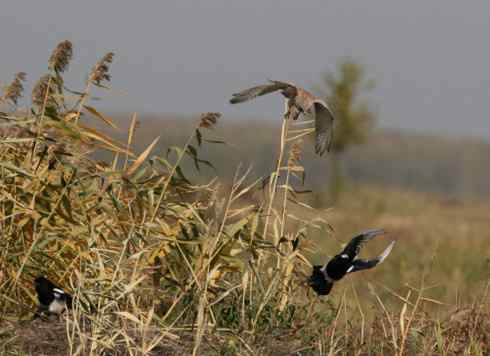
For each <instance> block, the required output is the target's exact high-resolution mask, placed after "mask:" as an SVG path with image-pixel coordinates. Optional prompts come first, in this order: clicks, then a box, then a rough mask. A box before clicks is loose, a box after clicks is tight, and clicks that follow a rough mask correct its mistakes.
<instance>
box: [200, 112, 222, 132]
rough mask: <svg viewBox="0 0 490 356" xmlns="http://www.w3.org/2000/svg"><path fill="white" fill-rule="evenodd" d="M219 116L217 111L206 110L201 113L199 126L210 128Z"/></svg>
mask: <svg viewBox="0 0 490 356" xmlns="http://www.w3.org/2000/svg"><path fill="white" fill-rule="evenodd" d="M220 117H221V114H220V113H219V112H207V113H204V114H201V122H200V123H199V127H204V128H206V129H209V128H212V127H213V126H214V125H215V124H216V122H218V119H219V118H220Z"/></svg>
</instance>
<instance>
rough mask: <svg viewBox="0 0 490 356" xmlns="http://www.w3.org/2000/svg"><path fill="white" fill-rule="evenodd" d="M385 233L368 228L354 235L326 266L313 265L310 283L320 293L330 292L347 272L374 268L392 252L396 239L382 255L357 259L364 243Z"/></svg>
mask: <svg viewBox="0 0 490 356" xmlns="http://www.w3.org/2000/svg"><path fill="white" fill-rule="evenodd" d="M382 234H384V230H381V229H376V230H367V231H364V232H361V233H360V234H359V235H357V236H354V237H353V238H352V240H351V241H350V242H349V243H348V244H347V246H346V247H345V248H344V250H343V251H342V252H341V253H339V254H338V255H336V256H334V257H333V258H332V259H331V260H330V261H329V262H328V263H327V264H326V265H325V266H313V273H312V274H311V276H310V279H309V281H308V284H309V285H310V287H311V288H313V290H314V291H315V292H316V293H317V294H318V295H327V294H329V293H330V290H331V289H332V287H333V285H334V283H335V282H338V281H339V280H341V279H342V278H343V277H344V276H345V275H346V274H348V273H352V272H357V271H361V270H363V269H369V268H373V267H374V266H376V265H378V264H380V263H381V262H383V261H384V259H385V258H386V257H387V256H388V255H389V254H390V252H391V250H392V249H393V246H394V245H395V241H392V242H391V243H390V244H389V245H388V247H387V248H386V249H385V250H384V251H383V253H382V254H381V255H379V256H378V257H376V258H373V259H371V260H363V259H357V258H356V257H357V255H358V254H359V252H360V251H361V247H362V245H363V244H364V243H365V242H367V241H369V240H371V239H372V238H373V237H375V236H378V235H382Z"/></svg>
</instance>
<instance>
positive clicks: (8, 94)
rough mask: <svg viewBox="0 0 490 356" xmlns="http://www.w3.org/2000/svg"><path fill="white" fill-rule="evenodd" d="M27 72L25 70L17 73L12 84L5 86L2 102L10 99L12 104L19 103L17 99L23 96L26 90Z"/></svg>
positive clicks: (0, 98) (0, 99)
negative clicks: (24, 83)
mask: <svg viewBox="0 0 490 356" xmlns="http://www.w3.org/2000/svg"><path fill="white" fill-rule="evenodd" d="M25 80H26V74H25V73H24V72H19V73H17V74H16V75H15V77H14V80H13V81H12V83H10V85H8V86H7V87H5V89H4V92H3V95H2V97H0V102H2V101H10V102H11V103H12V104H14V105H17V101H18V100H19V99H20V98H21V97H22V93H23V91H24V85H23V84H22V82H25Z"/></svg>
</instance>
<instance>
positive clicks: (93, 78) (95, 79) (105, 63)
mask: <svg viewBox="0 0 490 356" xmlns="http://www.w3.org/2000/svg"><path fill="white" fill-rule="evenodd" d="M113 59H114V53H112V52H109V53H107V54H106V55H105V56H104V57H102V59H101V60H100V61H98V62H97V63H96V64H95V65H94V67H93V68H92V71H91V72H90V77H89V81H90V82H91V83H93V84H95V85H97V86H100V85H101V83H102V82H103V81H107V82H110V81H111V75H110V74H109V65H110V64H111V63H112V60H113Z"/></svg>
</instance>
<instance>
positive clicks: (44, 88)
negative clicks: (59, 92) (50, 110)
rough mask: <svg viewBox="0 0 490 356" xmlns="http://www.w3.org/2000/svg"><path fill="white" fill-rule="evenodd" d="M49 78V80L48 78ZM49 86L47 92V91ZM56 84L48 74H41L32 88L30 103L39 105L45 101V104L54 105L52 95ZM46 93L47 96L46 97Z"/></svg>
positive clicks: (54, 92) (54, 101)
mask: <svg viewBox="0 0 490 356" xmlns="http://www.w3.org/2000/svg"><path fill="white" fill-rule="evenodd" d="M50 78H51V80H50ZM48 87H49V92H48ZM55 88H56V86H55V84H54V81H53V80H52V77H51V75H50V74H46V75H43V76H42V77H41V78H40V79H39V80H38V81H37V83H36V85H34V88H33V89H32V103H33V104H35V105H37V106H39V107H41V106H42V105H43V104H44V100H47V101H46V106H53V105H54V106H56V105H57V103H56V100H55V98H54V95H55V94H56V89H55ZM46 95H47V98H46Z"/></svg>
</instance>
